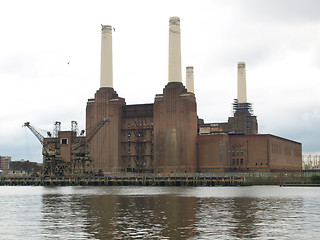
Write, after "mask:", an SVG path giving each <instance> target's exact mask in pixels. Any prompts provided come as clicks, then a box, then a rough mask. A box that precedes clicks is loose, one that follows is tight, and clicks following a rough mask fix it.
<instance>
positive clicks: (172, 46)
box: [169, 17, 182, 82]
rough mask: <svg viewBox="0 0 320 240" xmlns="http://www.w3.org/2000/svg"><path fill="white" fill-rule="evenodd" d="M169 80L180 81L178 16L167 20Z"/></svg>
mask: <svg viewBox="0 0 320 240" xmlns="http://www.w3.org/2000/svg"><path fill="white" fill-rule="evenodd" d="M169 82H182V78H181V42H180V18H179V17H171V18H170V20H169Z"/></svg>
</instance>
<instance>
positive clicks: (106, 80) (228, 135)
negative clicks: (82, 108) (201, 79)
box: [70, 17, 302, 173]
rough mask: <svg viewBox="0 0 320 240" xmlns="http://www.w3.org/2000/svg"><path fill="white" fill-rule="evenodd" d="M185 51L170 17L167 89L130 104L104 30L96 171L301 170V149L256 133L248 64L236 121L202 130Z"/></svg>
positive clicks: (94, 116) (93, 155)
mask: <svg viewBox="0 0 320 240" xmlns="http://www.w3.org/2000/svg"><path fill="white" fill-rule="evenodd" d="M180 46H181V39H180V19H179V18H178V17H171V18H170V20H169V74H168V83H167V85H166V86H164V88H163V90H162V93H160V94H156V95H155V98H154V103H152V104H137V105H127V104H126V102H125V98H123V97H120V96H118V94H117V92H116V91H115V89H114V88H113V70H112V67H113V66H112V64H113V63H112V27H111V26H104V25H103V26H102V37H101V73H100V88H99V89H98V90H97V92H96V93H95V96H94V98H92V99H89V100H88V102H87V106H86V129H87V135H90V134H91V133H92V129H94V128H95V126H96V125H97V123H99V121H101V120H102V119H104V118H107V119H108V122H107V123H106V124H104V126H103V127H101V129H100V131H99V132H97V133H96V135H95V137H94V138H92V139H91V143H90V144H89V145H88V146H89V149H90V151H89V157H90V161H93V168H94V172H104V173H110V172H112V173H114V172H150V173H187V172H188V173H193V172H216V171H278V170H301V167H302V148H301V143H298V142H295V141H291V140H288V139H284V138H281V137H277V136H274V135H270V134H258V123H257V118H256V116H254V115H253V111H252V104H251V103H248V102H247V93H246V66H245V63H244V62H239V63H238V96H237V99H236V100H234V103H233V110H234V113H233V116H232V117H230V118H229V119H228V121H227V122H225V123H205V121H204V120H203V119H201V118H199V117H198V116H197V103H196V95H195V93H194V75H193V67H187V69H186V86H185V85H184V84H183V83H182V76H181V75H182V73H181V47H180ZM70 159H71V158H70Z"/></svg>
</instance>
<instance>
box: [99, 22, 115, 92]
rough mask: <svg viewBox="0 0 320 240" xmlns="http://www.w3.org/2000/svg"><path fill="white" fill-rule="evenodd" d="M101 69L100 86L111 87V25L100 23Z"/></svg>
mask: <svg viewBox="0 0 320 240" xmlns="http://www.w3.org/2000/svg"><path fill="white" fill-rule="evenodd" d="M101 26H102V29H101V69H100V88H103V87H109V88H113V71H112V27H111V26H109V25H101Z"/></svg>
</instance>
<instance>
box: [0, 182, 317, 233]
mask: <svg viewBox="0 0 320 240" xmlns="http://www.w3.org/2000/svg"><path fill="white" fill-rule="evenodd" d="M319 204H320V191H318V189H315V188H314V189H308V188H304V189H303V188H300V189H299V188H292V189H280V188H279V187H278V188H275V187H271V188H270V187H250V188H229V187H228V188H169V187H164V188H162V187H155V188H152V187H151V188H148V187H140V188H139V187H136V188H134V187H127V188H126V187H114V188H113V187H97V188H92V187H91V188H85V187H57V188H41V187H38V188H30V187H29V188H24V187H20V188H1V187H0V211H1V212H2V218H1V220H0V221H1V222H0V223H1V226H2V227H1V235H0V236H1V237H2V238H3V239H310V238H314V239H317V238H318V236H319V234H320V221H319V220H320V213H319V211H318V206H319ZM1 237H0V238H1Z"/></svg>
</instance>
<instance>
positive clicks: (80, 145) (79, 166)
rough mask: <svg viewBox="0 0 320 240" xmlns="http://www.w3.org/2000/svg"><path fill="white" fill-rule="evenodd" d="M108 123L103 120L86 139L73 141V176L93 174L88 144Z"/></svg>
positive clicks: (105, 119) (106, 120)
mask: <svg viewBox="0 0 320 240" xmlns="http://www.w3.org/2000/svg"><path fill="white" fill-rule="evenodd" d="M108 121H109V120H108V119H107V118H104V119H103V120H101V121H100V122H98V123H97V124H96V126H95V127H94V128H93V130H92V131H91V132H90V134H89V135H88V136H87V137H86V138H84V137H82V138H75V139H74V141H73V143H72V147H71V155H72V174H73V175H82V174H89V173H92V172H93V161H92V159H91V158H90V157H89V144H90V143H91V141H92V139H93V138H94V136H95V135H96V134H97V133H98V132H99V130H100V129H101V128H102V127H103V125H104V124H105V123H106V122H108Z"/></svg>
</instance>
